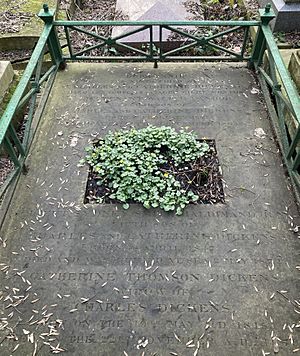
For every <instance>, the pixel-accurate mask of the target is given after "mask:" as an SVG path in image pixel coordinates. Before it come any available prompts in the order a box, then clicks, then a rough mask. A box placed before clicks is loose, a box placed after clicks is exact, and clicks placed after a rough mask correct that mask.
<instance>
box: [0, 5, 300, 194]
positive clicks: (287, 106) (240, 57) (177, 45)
mask: <svg viewBox="0 0 300 356" xmlns="http://www.w3.org/2000/svg"><path fill="white" fill-rule="evenodd" d="M260 15H261V20H260V21H182V22H181V21H180V22H179V21H172V22H170V21H159V22H157V21H142V22H132V21H55V19H54V13H53V12H52V11H50V10H49V9H48V6H47V5H44V6H43V10H42V11H41V12H40V14H39V16H40V18H41V19H42V20H43V21H44V22H45V27H44V30H43V33H42V34H41V37H40V39H39V41H38V43H37V45H36V47H35V49H34V51H33V54H32V57H31V59H30V61H29V63H28V65H27V67H26V70H25V72H24V74H23V76H22V78H21V81H20V83H19V85H18V87H17V89H16V91H15V93H14V95H13V97H12V99H11V101H10V103H9V104H8V106H7V108H6V111H5V113H4V115H3V116H2V118H1V120H0V144H1V145H2V146H3V147H4V148H5V150H6V151H7V153H8V154H9V156H10V158H11V159H12V161H13V162H14V165H15V169H14V172H12V174H11V176H10V177H9V179H7V180H6V183H5V185H3V186H2V187H1V190H0V196H1V195H2V194H3V192H4V191H5V190H6V189H7V187H8V185H9V184H10V182H11V181H12V180H13V178H14V177H16V176H17V175H18V173H19V172H20V171H21V170H22V169H23V168H24V161H25V158H26V155H27V152H28V147H29V145H30V142H31V138H32V136H33V132H32V131H33V129H32V120H33V117H34V114H36V99H37V94H38V92H39V90H40V86H41V85H42V83H44V82H45V81H47V84H49V85H48V92H47V94H49V91H50V89H51V85H52V84H51V83H53V80H54V78H55V75H56V73H57V70H58V69H59V68H64V66H65V63H66V62H67V61H109V62H112V61H148V62H153V63H154V66H155V67H156V66H157V63H158V62H159V61H199V60H216V61H220V60H226V61H248V63H249V65H250V66H251V67H252V68H255V69H256V70H257V72H258V74H259V78H260V80H261V83H262V85H265V87H267V86H269V87H270V88H271V91H272V93H273V94H274V95H275V98H276V100H275V107H276V120H277V123H278V125H277V126H278V127H279V129H280V142H281V143H282V151H283V155H284V159H285V162H286V165H287V167H288V170H289V172H290V174H291V176H292V177H293V178H294V179H295V181H296V183H297V184H298V186H299V182H300V180H299V172H298V171H299V164H300V156H299V151H298V144H299V140H300V133H299V120H300V108H299V105H300V104H299V96H298V94H297V91H296V89H295V88H294V86H293V84H292V81H291V79H290V77H289V74H288V72H287V70H286V67H285V66H284V63H283V61H282V59H281V56H280V53H279V51H278V48H277V46H276V43H275V41H274V38H273V35H272V32H271V30H270V28H269V25H268V24H269V21H270V20H271V19H272V18H273V17H274V14H273V12H272V11H271V10H270V7H269V6H266V8H265V9H264V10H260ZM119 26H122V27H124V28H125V31H124V33H122V34H120V35H117V36H114V37H112V36H104V35H102V34H101V33H100V34H99V31H97V28H98V27H100V28H108V27H119ZM251 27H257V28H258V32H257V36H256V41H255V43H254V46H253V49H252V54H251V55H249V54H248V53H247V49H248V47H249V43H250V42H251V41H250V36H249V30H250V28H251ZM207 29H208V30H210V31H206V30H207ZM211 30H213V31H211ZM166 31H167V33H168V34H170V33H173V34H175V35H176V36H179V39H178V38H177V40H176V41H166V40H165V39H166V36H165V34H166ZM58 32H59V34H60V36H61V35H62V34H64V41H65V42H66V44H65V45H64V47H67V48H68V53H67V54H65V51H62V45H61V43H60V41H59V38H58ZM141 33H144V34H145V33H146V34H147V36H148V39H147V41H146V43H144V45H143V46H134V45H133V44H132V43H131V42H129V41H130V37H131V36H133V35H137V34H141ZM74 34H77V35H78V34H81V35H84V36H88V37H89V38H90V39H91V40H92V43H91V44H89V45H88V46H87V47H84V48H76V46H74V43H73V42H74ZM231 34H234V35H240V36H242V38H243V41H242V45H241V47H240V48H239V49H238V51H237V50H236V49H235V50H234V49H233V48H232V46H231V47H230V46H229V48H228V46H227V47H226V46H225V45H224V44H223V43H222V42H220V39H222V38H224V36H226V37H227V38H228V35H231ZM131 38H132V37H131ZM227 42H228V41H227ZM199 48H201V49H203V50H204V51H206V50H207V49H213V50H215V51H217V52H218V55H207V54H205V53H204V54H203V55H197V51H195V52H193V53H192V54H193V55H190V54H189V52H188V51H190V52H191V50H193V49H199ZM112 49H113V51H111V50H112ZM46 50H48V51H49V53H50V55H51V66H50V68H49V69H48V70H46V71H42V68H43V58H44V54H45V51H46ZM95 51H96V54H95ZM266 52H268V55H269V62H270V69H271V70H270V73H267V72H266V70H264V67H263V57H264V54H265V53H266ZM220 53H223V54H224V55H220ZM42 73H43V74H42ZM278 77H279V78H281V82H282V85H280V84H279V82H278ZM265 94H266V95H267V91H265ZM45 98H46V99H45V100H43V101H42V103H41V105H40V106H41V107H40V108H39V116H41V114H42V111H43V107H44V105H45V103H46V100H47V95H46V96H45ZM25 105H28V110H29V111H28V120H27V124H26V129H25V135H24V138H23V140H22V141H20V140H19V138H18V136H17V134H16V130H15V128H14V126H13V124H12V122H13V118H14V116H15V115H16V113H17V112H18V111H20V110H21V109H22V108H24V106H25ZM270 108H271V105H270ZM286 110H288V111H289V113H290V114H291V115H292V116H293V118H294V120H295V122H296V126H297V129H296V133H295V135H294V137H292V138H291V137H290V136H289V134H288V132H287V129H286V125H285V118H284V115H285V112H286ZM273 116H274V115H273Z"/></svg>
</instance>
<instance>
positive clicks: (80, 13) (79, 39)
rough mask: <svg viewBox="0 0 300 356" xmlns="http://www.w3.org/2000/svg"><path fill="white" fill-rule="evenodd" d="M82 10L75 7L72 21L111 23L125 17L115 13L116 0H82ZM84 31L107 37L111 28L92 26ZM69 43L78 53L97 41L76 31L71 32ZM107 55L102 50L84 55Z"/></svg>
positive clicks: (110, 32)
mask: <svg viewBox="0 0 300 356" xmlns="http://www.w3.org/2000/svg"><path fill="white" fill-rule="evenodd" d="M81 7H82V9H80V8H79V7H77V11H76V12H75V14H74V16H73V17H72V20H80V21H88V20H98V21H104V20H106V21H113V20H116V21H117V20H125V19H126V17H125V16H124V15H123V14H122V13H120V12H118V11H116V0H102V1H94V0H82V6H81ZM85 30H87V31H92V32H96V33H97V34H99V35H102V36H104V37H109V36H111V34H112V27H110V26H94V27H85ZM71 42H72V44H73V47H74V49H75V51H80V50H82V49H84V48H86V47H89V46H92V45H94V44H96V43H98V42H99V40H98V39H96V38H93V37H92V36H88V35H86V34H84V33H80V32H78V31H71ZM105 54H107V53H106V52H105V51H104V50H103V49H95V50H92V51H90V52H88V53H87V54H86V55H92V56H96V55H105Z"/></svg>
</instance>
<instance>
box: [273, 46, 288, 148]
mask: <svg viewBox="0 0 300 356" xmlns="http://www.w3.org/2000/svg"><path fill="white" fill-rule="evenodd" d="M268 57H269V65H270V74H271V78H272V80H273V84H274V85H273V87H272V91H276V90H280V85H279V83H278V80H277V73H276V68H275V64H274V58H273V56H272V53H271V50H270V48H269V47H268ZM274 96H275V102H276V107H277V114H278V120H279V123H278V124H279V127H280V131H281V135H282V138H281V139H282V144H283V148H284V153H285V154H287V153H288V146H289V145H288V139H287V129H286V126H285V120H284V114H283V106H282V102H281V99H280V97H279V96H278V95H275V94H274Z"/></svg>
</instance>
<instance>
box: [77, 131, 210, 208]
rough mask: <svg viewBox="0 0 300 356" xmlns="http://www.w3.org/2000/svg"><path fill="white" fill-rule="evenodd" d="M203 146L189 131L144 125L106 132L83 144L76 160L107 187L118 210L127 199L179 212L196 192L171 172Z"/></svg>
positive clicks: (202, 150) (204, 148)
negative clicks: (82, 152) (81, 154)
mask: <svg viewBox="0 0 300 356" xmlns="http://www.w3.org/2000/svg"><path fill="white" fill-rule="evenodd" d="M208 150H209V146H208V144H206V143H204V142H199V141H198V140H197V138H196V136H195V134H194V133H191V132H188V131H187V130H183V129H182V130H180V131H179V132H176V131H175V130H174V129H173V128H171V127H165V126H162V127H156V126H151V125H150V126H148V127H146V128H143V129H140V130H137V129H131V130H120V131H117V132H114V133H112V132H109V133H108V134H107V135H106V136H105V137H104V138H103V139H101V140H99V141H98V142H96V143H95V144H94V145H93V146H89V147H87V148H86V151H87V155H86V158H85V160H82V162H81V163H84V162H87V163H89V164H90V165H91V167H92V171H93V172H94V173H95V174H96V177H97V185H99V186H100V185H101V186H107V187H108V188H109V193H107V194H109V196H108V197H109V198H110V199H112V200H116V201H118V202H121V203H123V207H124V209H128V208H129V204H128V203H129V202H138V203H142V204H143V206H144V207H145V208H146V209H149V208H151V207H153V208H157V207H160V208H161V209H163V210H165V211H176V214H177V215H180V214H182V211H183V209H184V208H185V207H186V205H187V204H189V203H190V202H195V201H197V199H198V196H197V195H196V194H194V193H193V192H192V191H191V190H189V189H188V188H187V187H186V186H183V184H182V182H180V181H179V180H177V179H176V170H177V169H178V168H179V167H183V168H182V169H184V165H185V164H187V163H189V162H192V161H195V160H197V158H199V157H200V156H203V155H204V154H205V153H206V152H207V151H208ZM104 198H105V197H102V198H101V199H99V202H100V203H101V202H103V201H104Z"/></svg>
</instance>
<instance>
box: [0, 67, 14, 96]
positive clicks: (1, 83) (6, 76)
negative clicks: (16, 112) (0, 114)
mask: <svg viewBox="0 0 300 356" xmlns="http://www.w3.org/2000/svg"><path fill="white" fill-rule="evenodd" d="M13 77H14V71H13V68H12V65H11V64H10V62H9V61H0V101H1V100H2V99H3V97H4V95H5V93H6V91H7V90H8V88H9V85H10V83H11V82H12V80H13Z"/></svg>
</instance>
